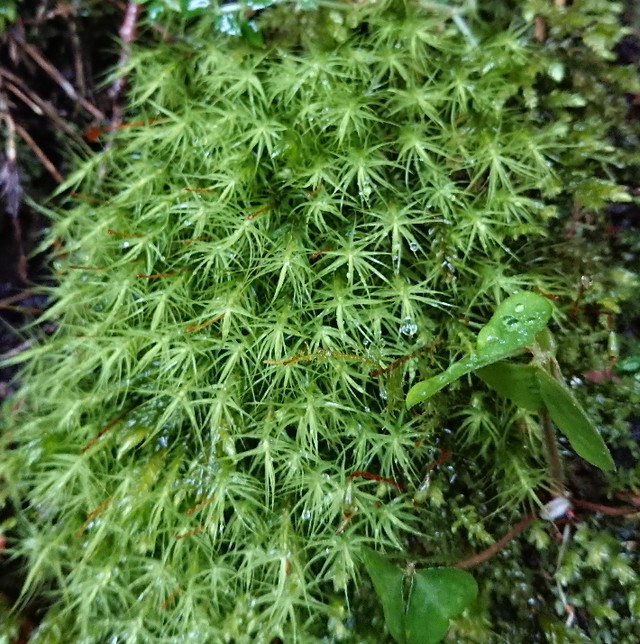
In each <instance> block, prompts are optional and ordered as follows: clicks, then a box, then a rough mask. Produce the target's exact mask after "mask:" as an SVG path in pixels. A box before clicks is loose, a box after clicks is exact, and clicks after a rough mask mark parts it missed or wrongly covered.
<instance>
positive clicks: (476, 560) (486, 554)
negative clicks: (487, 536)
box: [453, 513, 536, 570]
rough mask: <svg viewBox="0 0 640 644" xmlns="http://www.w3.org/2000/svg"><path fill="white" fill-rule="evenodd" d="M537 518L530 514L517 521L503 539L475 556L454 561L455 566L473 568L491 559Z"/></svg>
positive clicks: (465, 568)
mask: <svg viewBox="0 0 640 644" xmlns="http://www.w3.org/2000/svg"><path fill="white" fill-rule="evenodd" d="M535 518H536V515H535V514H533V513H531V514H528V515H527V516H526V517H524V519H521V520H520V521H518V523H516V525H514V526H513V528H511V530H509V532H507V534H505V535H504V537H502V539H499V540H498V541H496V542H495V543H494V544H493V545H491V546H489V547H488V548H487V549H486V550H483V551H482V552H479V553H478V554H477V555H473V557H469V559H464V560H463V561H458V562H457V563H454V564H453V567H454V568H460V569H461V570H467V569H468V568H473V567H474V566H477V565H478V564H481V563H483V562H485V561H487V560H488V559H491V557H493V556H495V555H497V554H498V553H499V552H500V551H501V550H502V549H503V548H504V547H505V546H506V545H507V544H508V543H509V541H511V539H513V538H514V537H517V536H518V535H519V534H520V533H521V532H522V531H523V530H524V529H525V528H526V527H527V526H528V525H529V524H530V523H531V522H532V521H533V520H534V519H535Z"/></svg>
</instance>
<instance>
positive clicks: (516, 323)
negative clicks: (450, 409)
mask: <svg viewBox="0 0 640 644" xmlns="http://www.w3.org/2000/svg"><path fill="white" fill-rule="evenodd" d="M551 314H552V307H551V304H550V303H549V302H548V301H547V300H546V299H545V298H544V297H542V296H540V295H537V294H535V293H529V292H523V293H518V294H516V295H512V296H510V297H508V298H507V299H506V300H505V301H504V302H502V303H501V304H500V305H499V306H498V308H497V309H496V311H495V313H494V314H493V316H492V317H491V319H490V320H489V322H487V324H486V325H485V326H483V327H482V328H481V329H480V331H479V333H478V338H477V342H476V348H477V351H476V353H474V354H472V355H469V356H466V357H465V358H462V359H461V360H458V361H457V362H455V363H453V364H452V365H451V366H450V367H449V368H448V369H447V370H446V371H443V372H442V373H440V374H438V375H436V376H434V377H433V378H429V379H428V380H425V381H423V382H419V383H418V384H416V385H414V386H413V387H412V388H411V389H410V391H409V393H408V395H407V407H408V408H411V407H413V406H414V405H417V404H418V403H420V402H423V401H425V400H427V399H428V398H430V397H431V396H433V395H434V394H435V393H437V392H438V391H440V390H441V389H442V388H443V387H446V386H447V385H448V384H450V383H452V382H453V381H455V380H457V379H458V378H461V377H462V376H464V375H466V374H468V373H471V372H475V373H476V374H477V375H478V376H479V377H480V378H481V379H482V380H484V381H485V382H486V383H487V384H488V385H489V386H490V387H492V388H493V389H495V390H496V391H497V392H498V393H499V394H500V395H501V396H504V397H505V398H509V399H510V400H512V401H513V402H514V403H515V404H516V405H518V406H519V407H523V408H524V409H528V410H531V411H539V410H544V409H546V410H547V411H548V413H549V416H550V417H551V419H552V420H553V422H554V423H555V424H556V426H557V427H558V429H559V430H560V431H561V432H562V433H563V434H564V435H565V436H566V437H567V439H568V440H569V443H571V446H572V447H573V449H574V450H575V451H576V453H577V454H578V455H580V456H581V457H582V458H584V460H585V461H588V462H589V463H591V464H592V465H595V466H596V467H599V468H600V469H602V470H605V471H607V470H612V469H614V463H613V459H612V457H611V454H610V452H609V450H608V448H607V446H606V445H605V443H604V441H603V440H602V437H601V436H600V434H599V433H598V430H597V429H596V428H595V426H594V424H593V423H592V422H591V420H590V419H589V417H588V415H587V414H586V412H585V411H584V409H583V408H582V407H581V406H580V403H579V402H578V401H577V400H576V398H575V396H574V395H573V393H572V392H571V390H570V389H569V388H568V387H567V385H566V384H565V382H564V380H563V379H562V378H561V376H560V371H559V367H558V366H557V363H556V362H555V358H554V357H553V355H552V353H551V352H549V351H543V350H541V349H540V347H539V346H538V345H537V342H536V336H537V335H538V334H539V333H541V332H543V331H544V330H545V329H546V326H547V323H548V321H549V319H550V318H551ZM534 347H535V349H534V353H535V354H536V357H535V358H534V360H533V361H532V363H531V364H528V365H523V364H512V363H509V362H505V361H504V358H508V357H511V356H513V355H514V354H516V353H518V352H521V351H522V350H523V349H526V348H534Z"/></svg>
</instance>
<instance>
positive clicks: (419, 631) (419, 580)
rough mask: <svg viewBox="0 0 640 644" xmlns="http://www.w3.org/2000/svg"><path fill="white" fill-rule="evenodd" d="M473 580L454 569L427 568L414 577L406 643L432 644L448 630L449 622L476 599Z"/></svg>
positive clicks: (407, 616) (406, 629)
mask: <svg viewBox="0 0 640 644" xmlns="http://www.w3.org/2000/svg"><path fill="white" fill-rule="evenodd" d="M477 594H478V586H477V584H476V581H475V579H474V578H473V577H472V576H471V575H470V574H469V573H468V572H464V571H463V570H458V569H456V568H427V569H426V570H420V571H418V572H416V573H415V575H414V576H413V583H412V586H411V593H410V595H409V601H408V605H407V613H406V615H405V635H406V641H407V644H435V643H436V642H439V641H440V640H441V639H442V638H443V637H444V636H445V635H446V634H447V631H448V630H449V621H450V620H451V619H452V618H454V617H457V616H458V615H460V614H461V613H462V612H463V611H464V609H465V608H466V607H467V606H468V605H469V604H470V603H471V602H472V601H473V600H474V599H475V598H476V595H477Z"/></svg>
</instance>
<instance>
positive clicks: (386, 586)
mask: <svg viewBox="0 0 640 644" xmlns="http://www.w3.org/2000/svg"><path fill="white" fill-rule="evenodd" d="M364 565H365V568H366V569H367V572H368V573H369V577H371V581H372V582H373V587H374V588H375V591H376V594H377V595H378V597H379V598H380V601H381V602H382V610H383V611H384V620H385V622H386V624H387V628H388V629H389V633H391V636H392V637H393V639H394V640H396V642H398V644H408V642H407V640H406V639H405V636H404V607H403V605H402V583H403V578H404V573H403V572H402V570H400V568H398V567H397V566H395V565H394V564H392V563H391V562H390V561H389V560H388V559H386V558H385V557H383V556H382V555H380V554H378V553H377V552H375V551H373V550H365V551H364Z"/></svg>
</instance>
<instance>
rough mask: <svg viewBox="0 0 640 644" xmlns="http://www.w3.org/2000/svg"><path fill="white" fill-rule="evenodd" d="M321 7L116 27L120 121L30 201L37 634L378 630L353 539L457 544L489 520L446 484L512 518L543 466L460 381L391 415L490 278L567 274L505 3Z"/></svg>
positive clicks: (29, 406) (13, 463)
mask: <svg viewBox="0 0 640 644" xmlns="http://www.w3.org/2000/svg"><path fill="white" fill-rule="evenodd" d="M429 6H430V5H429ZM340 15H341V16H342V18H341V23H340V24H341V25H343V31H341V32H340V34H341V35H340V40H341V42H337V41H336V40H335V37H336V34H335V32H334V31H332V30H331V29H330V28H329V27H331V24H334V23H335V22H336V21H335V16H332V15H328V14H327V13H326V12H325V13H322V12H321V13H320V14H319V17H318V18H317V20H318V21H319V22H318V23H317V31H316V32H314V33H321V34H323V37H321V38H318V39H316V40H314V39H307V38H305V36H304V34H297V35H296V38H295V39H293V40H295V41H296V44H295V46H293V45H291V44H290V43H291V40H292V38H291V34H290V33H285V34H283V33H280V34H276V35H274V37H273V39H272V40H271V41H269V44H268V45H266V46H265V47H264V48H257V49H256V48H253V47H252V46H251V45H250V44H247V43H245V42H242V41H236V40H232V39H227V38H223V37H221V36H217V35H215V36H214V35H213V34H214V31H213V29H212V25H211V19H208V18H207V17H206V16H204V17H202V18H201V19H200V21H199V22H198V24H197V25H195V26H192V28H191V29H190V30H189V31H188V32H185V36H184V38H177V39H175V40H174V41H172V42H170V43H163V44H159V45H156V46H154V47H153V48H150V49H148V50H140V51H136V52H135V53H134V55H133V57H132V59H131V62H130V64H129V68H128V69H127V74H128V77H129V83H130V86H131V90H130V99H129V103H130V104H129V112H130V114H131V121H133V122H139V121H144V122H145V123H146V125H144V126H140V125H134V126H132V127H128V128H122V129H119V130H118V131H117V132H115V133H114V136H113V141H112V143H111V146H110V148H109V149H108V151H106V152H104V153H102V154H100V155H98V156H96V157H95V158H93V159H91V160H89V161H87V162H86V163H85V164H84V165H82V166H81V167H80V169H79V170H78V171H77V173H76V174H75V175H74V177H72V178H71V179H70V180H69V182H68V185H67V187H68V188H71V189H72V190H73V191H75V192H76V193H82V194H83V195H85V196H86V197H85V199H82V197H81V198H80V201H79V202H78V204H77V205H76V206H75V207H73V208H72V209H70V210H64V211H59V212H56V213H52V215H51V216H52V218H53V224H52V231H51V235H50V237H49V240H48V241H49V243H52V242H54V241H55V258H54V264H55V267H56V269H57V270H58V271H59V273H60V277H59V281H58V283H57V284H56V285H55V286H54V287H52V288H51V289H50V294H51V298H52V306H51V308H50V309H49V311H48V312H47V313H46V314H45V316H44V319H45V321H49V322H50V323H51V324H53V325H54V326H55V330H54V331H53V332H52V337H49V338H47V339H46V340H44V341H43V342H42V343H40V344H39V345H37V346H34V347H33V348H32V349H31V350H30V351H29V352H28V354H27V355H26V356H25V357H27V358H28V364H27V365H26V367H25V368H24V370H23V374H22V380H23V386H22V391H21V393H20V396H19V399H18V402H17V403H16V405H15V407H16V409H17V411H16V412H15V414H16V415H15V418H14V420H13V426H12V429H11V431H10V432H9V433H8V434H7V437H6V441H7V444H10V445H11V447H12V451H11V453H10V455H9V458H8V459H6V462H5V463H4V464H3V475H4V477H5V480H6V483H7V486H8V489H9V490H10V493H11V496H12V498H13V499H14V502H15V504H16V507H20V506H21V507H23V508H24V509H23V510H21V511H20V512H19V515H18V519H19V522H20V526H21V527H20V532H19V541H18V542H17V545H16V548H15V549H16V552H18V553H19V554H20V555H22V556H23V557H25V558H26V562H27V571H28V572H27V582H26V591H25V592H26V593H27V595H28V594H29V593H35V592H39V593H44V594H45V595H50V597H51V599H52V600H53V604H52V606H51V608H50V610H49V611H48V613H47V615H46V616H45V618H44V621H43V624H42V626H41V627H40V629H39V630H38V631H37V632H36V634H35V635H34V637H33V641H34V642H38V643H41V642H59V641H67V642H78V643H80V642H83V643H85V642H86V643H92V644H93V643H96V644H97V643H102V642H127V643H131V644H133V643H140V644H143V643H144V644H151V643H152V642H162V643H168V642H180V643H183V642H191V641H192V642H198V643H199V644H200V643H205V642H211V643H218V642H220V643H222V642H225V643H233V644H241V643H243V642H247V643H248V642H251V643H265V644H268V643H269V642H277V641H279V640H278V638H280V640H281V641H285V642H290V641H293V640H294V639H295V638H297V641H300V642H315V641H337V640H338V639H341V638H346V641H353V642H360V641H373V642H379V641H381V640H380V632H381V629H382V621H381V615H380V613H379V612H378V613H375V611H374V610H373V609H371V606H372V605H376V603H375V600H374V599H373V598H372V597H371V596H370V595H368V594H367V588H368V587H367V585H366V583H367V582H366V581H364V580H363V579H362V577H361V576H360V575H361V559H360V557H361V553H362V550H363V548H364V547H370V548H374V549H376V550H381V549H384V550H386V551H388V552H397V553H398V554H399V556H400V558H405V559H406V558H409V557H411V558H413V559H414V560H417V561H419V562H421V561H425V562H428V561H436V562H439V563H449V562H452V561H455V560H456V559H457V558H459V557H461V556H463V555H464V554H465V552H466V551H467V550H466V549H467V548H468V547H469V545H470V546H471V548H480V547H484V546H486V545H487V544H488V543H490V542H491V541H492V537H491V535H489V534H488V533H487V532H486V530H485V529H484V527H483V520H482V518H481V517H480V516H479V515H476V514H475V510H474V508H473V507H472V504H473V502H475V501H478V502H480V500H479V499H480V497H481V496H482V495H484V496H485V497H487V495H488V496H491V495H492V494H494V493H496V490H497V491H498V493H499V494H500V504H499V510H500V511H501V512H502V513H503V514H502V516H503V517H513V516H517V515H518V514H519V513H521V512H522V508H523V501H524V500H525V499H527V498H532V497H533V496H534V490H535V489H536V488H537V486H538V485H539V484H541V483H544V480H545V465H544V458H543V455H542V449H541V443H540V439H539V437H538V435H537V433H536V430H535V425H534V424H533V423H532V422H531V419H530V418H528V417H527V416H526V415H525V416H523V415H522V413H521V412H518V411H517V410H515V409H514V408H513V407H511V406H509V405H507V404H503V403H500V402H497V401H494V400H492V399H491V398H490V397H487V396H486V395H484V394H483V393H476V394H474V395H473V396H471V392H470V389H469V386H468V383H460V384H459V385H458V386H457V387H456V388H452V391H451V392H448V393H447V394H446V395H445V394H442V395H441V397H440V398H438V399H437V400H436V402H435V404H434V405H433V407H432V408H431V409H430V410H429V413H424V414H422V415H418V416H414V415H412V414H411V413H409V412H407V411H406V410H405V409H404V392H406V389H407V386H408V385H410V384H412V383H413V382H415V381H416V380H417V379H419V378H420V377H426V376H428V375H430V374H431V373H434V372H435V371H436V370H441V369H442V368H444V367H445V366H446V365H447V364H448V362H449V361H450V360H452V359H454V358H455V357H456V356H458V355H460V354H462V353H464V352H465V351H467V350H468V349H469V348H470V346H471V344H472V343H473V341H474V337H475V330H477V328H479V327H480V326H481V325H482V324H483V323H484V322H485V321H486V320H487V319H488V318H489V317H490V313H491V311H492V310H493V308H494V307H495V305H496V304H497V303H498V302H499V301H501V300H502V299H504V297H506V296H507V295H508V294H511V293H514V292H516V291H518V290H524V289H535V288H538V289H540V290H541V291H542V292H544V293H549V294H553V295H554V296H564V297H565V298H566V299H565V302H566V301H570V294H571V293H572V291H573V289H574V287H575V283H574V277H575V275H574V273H573V270H572V265H571V261H572V260H571V255H570V253H568V252H567V253H566V257H568V258H569V259H568V260H567V262H566V263H565V264H562V263H558V260H557V258H558V256H560V257H562V254H561V252H560V250H559V249H561V247H564V246H563V245H567V246H570V245H571V244H572V243H573V242H572V240H571V239H565V240H560V241H558V240H553V245H552V244H551V243H550V240H549V239H548V237H547V235H548V225H549V221H550V219H552V218H553V217H554V216H555V215H556V207H555V204H556V203H562V199H567V198H569V197H567V194H566V193H563V192H562V185H563V183H562V177H563V176H565V175H563V172H565V166H564V165H563V164H562V163H560V162H559V161H558V160H559V159H561V158H562V156H563V154H565V153H566V142H565V141H564V139H563V136H564V135H565V134H566V132H567V126H566V124H565V123H564V122H562V121H557V122H554V121H547V122H545V120H544V119H543V118H540V114H539V113H538V112H537V111H536V110H534V109H533V107H532V105H531V104H530V102H528V98H529V99H530V98H531V96H532V92H533V91H534V82H535V79H536V75H537V74H538V72H539V70H538V69H537V68H536V67H535V65H533V64H532V62H531V59H532V49H531V46H530V45H529V44H527V39H526V38H525V37H524V36H523V33H524V30H523V25H522V24H520V25H519V26H518V28H517V29H516V28H505V29H498V28H496V23H492V22H491V21H489V20H485V21H483V20H481V19H480V18H477V17H476V18H474V17H473V16H470V17H468V18H466V19H464V18H463V17H462V14H456V15H457V19H453V14H452V12H451V11H443V10H442V8H441V7H438V6H436V7H433V8H421V7H420V5H419V4H417V3H404V2H386V3H385V2H376V3H369V4H364V5H362V6H354V7H349V8H345V10H344V12H343V13H342V14H340ZM308 19H309V20H311V19H310V18H308ZM332 20H333V23H332V22H331V21H332ZM461 20H462V22H461ZM327 25H328V26H327ZM461 25H463V28H461ZM287 43H289V44H287ZM527 97H528V98H527ZM600 125H601V130H600V131H599V132H597V133H595V134H594V133H593V132H596V128H595V126H594V130H593V132H592V135H593V137H594V138H593V139H592V140H590V143H591V144H592V145H593V146H594V147H595V146H596V143H598V142H600V143H601V142H602V139H601V138H598V137H602V136H603V133H604V130H605V124H602V123H601V124H600ZM598 162H599V161H598ZM594 163H595V161H594ZM566 172H569V171H568V170H566ZM610 183H611V185H614V186H615V182H610ZM607 185H609V184H607ZM610 192H611V191H610ZM608 194H609V193H608ZM552 197H553V199H555V200H556V201H552ZM76 200H77V198H76ZM558 317H560V315H558ZM49 328H50V327H49ZM21 359H22V358H21ZM475 386H476V387H478V386H479V385H478V383H475ZM482 391H484V390H482ZM449 428H453V429H456V431H459V434H458V438H457V439H456V440H457V441H458V442H457V444H456V452H457V453H456V456H455V459H454V460H453V461H452V463H453V464H452V465H451V469H450V471H449V474H450V476H447V475H446V472H445V473H443V474H442V475H441V476H440V477H439V481H438V480H434V482H433V485H432V487H431V488H430V489H429V491H428V492H425V490H424V489H422V490H420V487H421V485H422V484H423V482H424V477H425V474H426V473H427V471H428V467H429V464H430V463H431V462H432V461H433V460H434V458H436V457H437V455H438V453H439V452H438V450H439V448H440V447H442V446H443V445H444V446H446V445H447V441H448V438H447V437H448V435H449V433H450V432H449ZM523 429H524V430H525V431H523ZM461 436H464V437H465V438H463V439H460V437H461ZM498 448H499V450H500V452H499V454H500V459H501V460H497V459H496V449H498ZM363 472H366V473H367V475H366V476H364V475H362V473H363ZM487 472H489V473H487ZM523 473H524V475H523ZM456 477H458V480H459V481H460V480H462V481H463V484H462V485H461V487H455V485H456V484H455V480H456ZM475 477H480V478H483V481H484V482H485V483H486V490H488V491H484V492H479V491H478V490H477V489H476V490H474V489H473V488H474V484H475V480H476V478H475ZM372 478H373V479H374V480H372ZM434 479H435V475H434ZM465 486H466V490H467V491H468V494H469V496H468V497H466V498H465V496H464V495H463V494H462V493H461V488H462V489H464V488H465ZM443 490H445V491H446V490H450V491H451V492H450V494H451V495H450V496H447V497H446V498H445V497H444V496H443V494H444V493H446V492H443ZM416 495H417V496H416ZM416 499H418V500H419V501H420V502H417V501H416ZM356 584H359V588H360V591H356V590H355V588H356ZM478 610H480V609H478ZM463 626H464V624H462V623H461V625H459V626H458V631H457V632H458V633H459V634H460V637H461V639H460V640H459V641H464V640H463V639H462V638H463V637H464V632H463V630H464V629H463ZM475 627H478V624H476V625H475ZM460 629H462V631H461V630H460ZM483 632H485V631H483ZM469 637H470V638H471V637H472V636H471V635H469ZM323 638H329V640H327V639H323ZM469 641H475V640H473V639H469Z"/></svg>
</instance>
